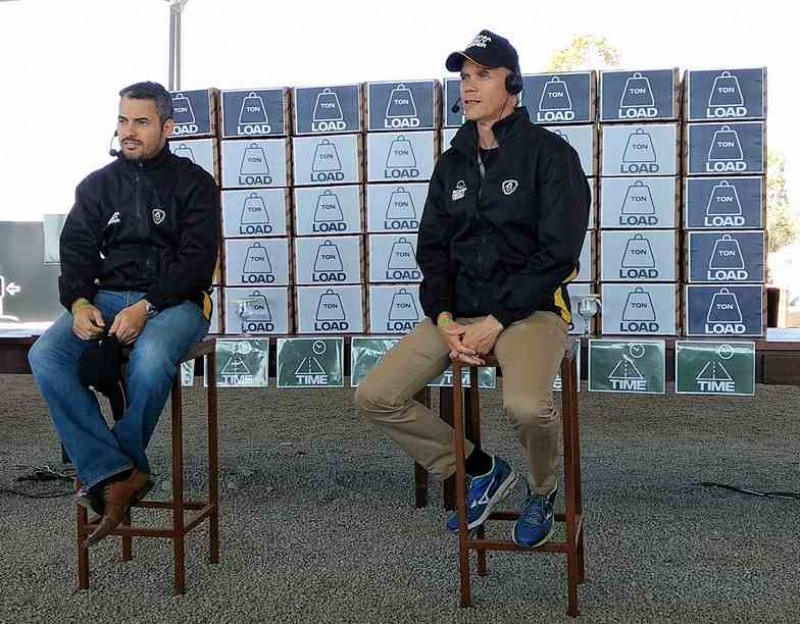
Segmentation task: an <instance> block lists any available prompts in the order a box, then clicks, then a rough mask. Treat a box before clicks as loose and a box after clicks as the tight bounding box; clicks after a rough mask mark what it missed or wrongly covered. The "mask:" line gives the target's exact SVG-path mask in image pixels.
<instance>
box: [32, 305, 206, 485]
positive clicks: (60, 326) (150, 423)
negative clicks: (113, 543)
mask: <svg viewBox="0 0 800 624" xmlns="http://www.w3.org/2000/svg"><path fill="white" fill-rule="evenodd" d="M144 296H145V293H143V292H112V291H107V290H101V291H100V292H98V293H97V296H96V297H95V299H94V305H95V306H96V307H97V308H98V309H99V310H100V312H101V313H102V314H103V319H104V320H105V323H106V327H111V323H112V321H113V319H114V317H115V316H116V314H117V312H119V311H120V310H122V309H123V308H125V307H127V306H129V305H132V304H133V303H136V302H137V301H139V300H140V299H142V298H143V297H144ZM207 331H208V322H207V321H206V320H205V318H203V315H202V313H201V311H200V308H199V307H198V306H197V305H195V304H194V303H192V302H191V301H184V302H183V303H182V304H180V305H177V306H174V307H171V308H167V309H165V310H163V311H162V312H161V313H160V314H159V315H158V316H156V317H155V318H152V319H150V320H148V321H147V323H145V326H144V329H143V330H142V333H141V334H140V335H139V337H138V338H137V339H136V342H135V343H134V348H133V350H132V351H131V355H130V360H129V362H128V365H127V371H126V377H125V395H126V397H127V407H126V409H125V414H124V415H123V417H122V419H121V420H119V421H118V422H117V423H116V424H115V425H114V427H113V428H112V429H109V427H108V425H107V424H106V421H105V419H104V418H103V415H102V413H101V412H100V406H99V404H98V402H97V396H96V395H95V394H94V392H92V391H91V390H89V389H88V388H86V387H84V386H82V385H81V382H80V378H79V376H78V362H79V361H80V357H81V355H82V354H83V352H84V351H86V349H88V348H89V347H90V346H91V345H92V344H95V343H94V342H93V341H84V340H81V339H80V338H78V337H77V336H76V335H75V334H74V333H72V314H70V313H69V312H64V313H63V314H62V315H61V316H59V317H58V319H57V320H56V321H55V323H53V325H51V326H50V328H49V329H48V330H47V331H46V332H45V333H44V334H42V335H41V336H40V337H39V339H38V340H37V341H36V343H34V345H33V346H32V347H31V350H30V352H29V354H28V361H29V362H30V365H31V370H32V371H33V376H34V378H35V379H36V383H37V384H38V386H39V389H40V390H41V392H42V395H43V396H44V400H45V402H46V403H47V406H48V407H49V408H50V413H51V415H52V417H53V422H54V423H55V426H56V430H57V431H58V435H59V436H60V438H61V441H62V443H63V444H64V448H65V449H66V451H67V454H68V455H69V458H70V459H71V460H72V463H73V464H74V466H75V469H76V471H77V473H78V477H79V478H80V480H81V482H82V483H83V485H84V486H85V487H86V488H92V487H94V486H96V485H98V484H99V483H100V482H101V481H103V480H104V479H107V478H108V477H111V476H113V475H115V474H118V473H120V472H124V471H125V470H128V469H130V468H133V467H136V468H138V469H139V470H142V471H145V472H150V468H149V464H148V461H147V456H146V455H145V449H146V448H147V443H148V442H149V441H150V436H151V435H152V434H153V430H154V429H155V427H156V423H158V418H159V416H160V415H161V411H162V410H163V409H164V405H165V404H166V402H167V398H168V397H169V393H170V389H171V388H172V382H173V379H174V377H175V373H176V370H177V365H178V362H179V361H180V359H181V358H182V357H183V355H184V354H186V353H187V352H188V351H189V349H191V347H192V345H194V344H195V343H196V342H198V341H199V340H202V338H203V336H205V334H206V332H207Z"/></svg>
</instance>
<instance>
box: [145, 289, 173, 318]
mask: <svg viewBox="0 0 800 624" xmlns="http://www.w3.org/2000/svg"><path fill="white" fill-rule="evenodd" d="M144 298H145V299H147V300H148V301H149V302H150V303H151V304H153V307H154V308H155V309H156V310H158V311H159V312H161V310H163V309H164V308H168V307H169V306H168V305H167V300H166V298H165V297H164V295H163V294H162V293H161V291H160V290H157V289H155V288H150V290H148V291H147V294H146V295H145V296H144Z"/></svg>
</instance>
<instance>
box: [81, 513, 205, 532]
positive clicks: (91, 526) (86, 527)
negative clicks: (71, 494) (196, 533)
mask: <svg viewBox="0 0 800 624" xmlns="http://www.w3.org/2000/svg"><path fill="white" fill-rule="evenodd" d="M197 510H199V511H200V513H199V514H197V515H196V516H195V517H194V518H192V520H191V521H189V522H188V523H186V522H184V523H183V526H179V527H178V528H177V529H175V528H170V529H164V528H145V527H131V526H124V525H121V526H118V527H117V528H116V529H114V530H113V531H112V532H111V533H110V535H121V536H123V537H127V536H131V537H178V536H180V535H181V534H186V533H188V532H189V531H191V530H192V529H194V528H196V527H197V526H198V525H199V524H200V523H201V522H203V521H204V520H207V519H208V518H209V517H210V516H211V514H212V513H213V512H214V506H213V505H206V506H204V507H198V508H197ZM189 511H195V510H189ZM98 526H99V524H98V523H96V522H95V523H89V522H87V523H86V524H82V525H81V526H80V532H81V533H82V534H84V535H88V534H89V533H92V532H93V531H94V530H95V529H96V528H97V527H98Z"/></svg>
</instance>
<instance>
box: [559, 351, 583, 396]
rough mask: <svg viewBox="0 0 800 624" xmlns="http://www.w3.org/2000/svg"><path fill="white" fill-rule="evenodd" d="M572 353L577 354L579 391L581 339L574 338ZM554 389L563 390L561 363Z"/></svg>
mask: <svg viewBox="0 0 800 624" xmlns="http://www.w3.org/2000/svg"><path fill="white" fill-rule="evenodd" d="M572 353H573V354H574V355H575V368H576V369H577V372H578V384H577V385H578V392H580V391H581V339H580V338H573V339H572ZM553 391H554V392H561V364H559V365H558V372H557V373H556V378H555V380H554V381H553Z"/></svg>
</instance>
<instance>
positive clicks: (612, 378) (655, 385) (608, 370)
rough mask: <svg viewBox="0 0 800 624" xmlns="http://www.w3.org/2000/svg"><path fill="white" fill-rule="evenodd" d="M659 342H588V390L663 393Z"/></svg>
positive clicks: (662, 352) (662, 357) (663, 368)
mask: <svg viewBox="0 0 800 624" xmlns="http://www.w3.org/2000/svg"><path fill="white" fill-rule="evenodd" d="M665 350H666V349H665V345H664V341H663V340H625V341H622V340H602V339H601V340H590V341H589V391H590V392H626V393H634V394H664V379H665V376H666V365H665Z"/></svg>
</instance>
